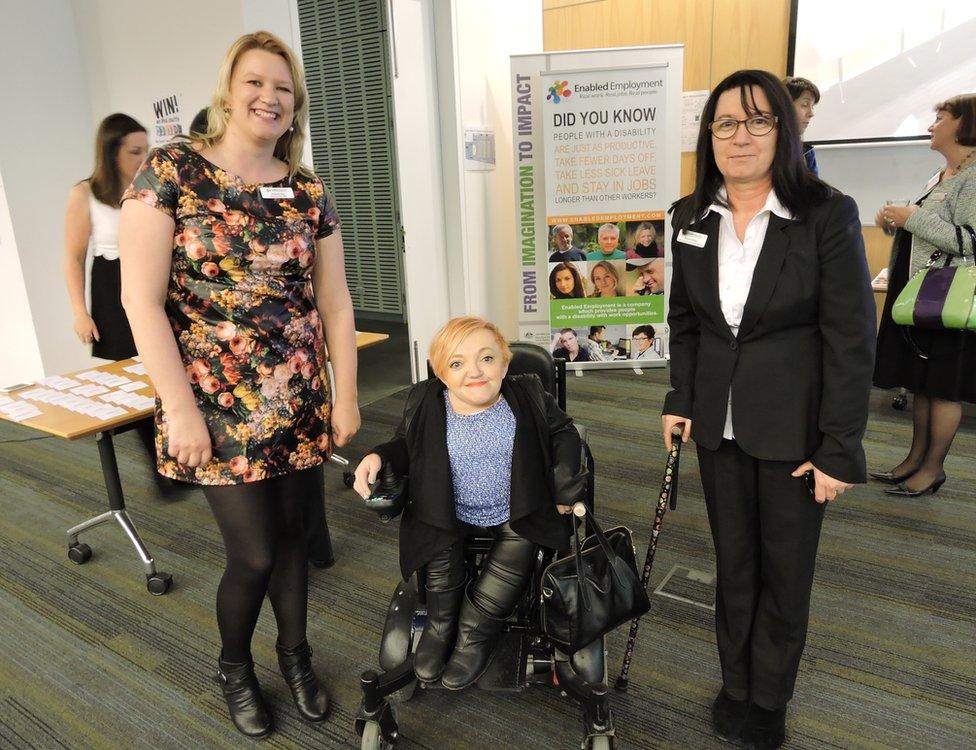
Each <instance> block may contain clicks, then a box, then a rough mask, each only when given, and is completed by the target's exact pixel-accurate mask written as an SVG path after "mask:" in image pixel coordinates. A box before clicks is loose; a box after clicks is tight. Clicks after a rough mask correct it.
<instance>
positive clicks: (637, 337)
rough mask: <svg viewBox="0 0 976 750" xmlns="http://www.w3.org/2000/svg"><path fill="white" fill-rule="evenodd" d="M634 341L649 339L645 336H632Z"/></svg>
mask: <svg viewBox="0 0 976 750" xmlns="http://www.w3.org/2000/svg"><path fill="white" fill-rule="evenodd" d="M634 341H650V339H649V338H648V337H647V336H634Z"/></svg>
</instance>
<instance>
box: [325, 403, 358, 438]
mask: <svg viewBox="0 0 976 750" xmlns="http://www.w3.org/2000/svg"><path fill="white" fill-rule="evenodd" d="M330 422H331V423H332V444H333V445H334V446H335V447H336V448H341V447H342V446H344V445H346V444H347V443H348V442H349V441H350V440H352V439H353V437H354V436H355V435H356V433H357V432H359V425H360V419H359V404H357V403H356V402H355V401H348V400H344V401H336V403H335V404H333V405H332V416H331V418H330Z"/></svg>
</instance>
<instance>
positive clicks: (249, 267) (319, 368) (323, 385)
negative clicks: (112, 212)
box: [122, 142, 339, 485]
mask: <svg viewBox="0 0 976 750" xmlns="http://www.w3.org/2000/svg"><path fill="white" fill-rule="evenodd" d="M289 188H290V190H291V197H282V196H284V195H286V194H288V193H289V190H288V189H289ZM266 196H267V197H266ZM130 198H131V199H134V200H138V201H142V202H143V203H146V204H148V205H150V206H153V207H155V208H157V209H159V210H160V211H162V212H164V213H165V214H167V215H168V216H171V217H172V218H173V219H174V221H175V222H176V232H175V236H174V237H173V262H172V270H171V271H170V279H169V287H168V290H167V294H166V315H167V317H168V318H169V322H170V325H171V326H172V328H173V333H174V335H175V336H176V340H177V343H178V345H179V349H180V353H181V355H182V358H183V365H184V366H185V368H186V376H187V378H188V380H189V381H190V385H191V387H192V389H193V394H194V396H195V397H196V402H197V406H198V407H199V409H200V411H201V413H202V414H203V417H204V420H205V421H206V423H207V428H208V429H209V431H210V436H211V440H212V444H213V459H212V460H211V461H210V462H209V463H208V464H205V465H204V466H201V467H198V468H195V469H194V468H189V467H186V466H183V465H181V464H179V463H177V461H176V460H175V459H174V458H172V457H171V456H170V455H169V454H168V452H167V451H168V441H167V420H166V415H165V413H164V412H163V411H162V408H161V405H160V402H159V400H158V399H157V400H156V452H157V456H158V466H159V473H160V474H162V475H164V476H167V477H170V478H172V479H178V480H181V481H185V482H192V483H196V484H206V485H228V484H239V483H242V482H254V481H258V480H260V479H266V478H270V477H273V476H278V475H281V474H286V473H288V472H291V471H296V470H299V469H305V468H309V467H311V466H316V465H318V464H320V463H322V461H323V460H324V458H325V457H326V456H327V455H328V453H329V451H330V449H331V444H330V428H329V414H330V409H331V406H330V395H329V383H328V375H327V373H326V369H325V363H326V353H325V345H324V342H323V336H322V321H321V320H320V319H319V315H318V312H317V311H316V308H315V304H314V300H313V295H312V277H311V274H312V267H313V264H314V262H315V241H316V240H318V239H320V238H322V237H327V236H329V235H330V234H332V232H333V231H335V230H336V229H337V228H338V226H339V222H338V218H337V216H336V213H335V209H334V207H333V204H332V201H331V199H330V198H329V196H328V194H327V193H326V191H325V188H324V186H323V184H322V182H321V180H319V179H318V178H317V177H315V176H314V175H308V174H306V173H299V174H298V175H296V177H295V178H293V179H289V178H284V179H282V180H280V181H278V182H275V183H268V184H266V185H249V184H247V183H245V182H244V181H243V180H241V179H240V178H239V177H237V176H235V175H232V174H230V173H228V172H225V171H223V170H222V169H220V168H219V167H217V166H216V165H214V164H212V163H211V162H209V161H207V160H206V159H205V158H204V157H203V156H201V155H200V154H198V153H197V152H196V151H195V150H194V149H193V148H192V147H191V146H190V144H189V143H188V142H177V143H172V144H167V145H165V146H163V147H160V148H156V149H153V151H151V152H150V154H149V156H148V158H147V160H146V162H145V164H144V165H143V166H142V168H141V170H140V171H139V173H138V175H136V178H135V180H133V182H132V185H131V187H130V188H129V189H128V190H127V191H126V192H125V194H124V195H123V197H122V200H123V201H124V200H127V199H130Z"/></svg>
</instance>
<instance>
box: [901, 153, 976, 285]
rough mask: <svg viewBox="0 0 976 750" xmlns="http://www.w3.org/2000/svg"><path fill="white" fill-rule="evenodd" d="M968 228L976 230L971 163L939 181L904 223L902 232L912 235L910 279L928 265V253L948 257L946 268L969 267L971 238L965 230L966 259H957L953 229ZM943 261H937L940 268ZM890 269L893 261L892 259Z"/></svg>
mask: <svg viewBox="0 0 976 750" xmlns="http://www.w3.org/2000/svg"><path fill="white" fill-rule="evenodd" d="M962 224H969V226H971V227H973V228H974V229H976V162H974V163H971V164H970V165H969V166H968V167H966V168H965V169H963V170H962V171H961V172H959V173H958V174H955V175H953V176H952V177H950V178H949V179H948V180H946V179H943V180H942V181H940V182H939V183H938V184H936V186H935V187H934V188H932V190H931V191H929V193H928V195H926V196H925V197H924V198H923V199H922V203H921V205H920V206H919V207H918V210H917V211H914V212H913V213H912V215H911V216H909V217H908V221H906V222H905V231H907V232H911V234H912V258H911V266H910V268H909V271H908V278H911V277H912V276H914V275H915V273H916V272H917V271H918V270H919V269H920V268H924V267H925V264H926V263H928V262H929V258H931V257H932V253H934V252H935V251H936V250H941V251H942V252H943V253H949V254H950V255H951V256H952V257H950V259H949V260H950V265H953V266H958V265H963V264H965V265H969V264H971V263H973V253H974V252H976V247H974V246H973V241H972V238H971V237H970V236H969V233H968V232H966V231H965V230H964V231H963V233H962V237H963V249H964V251H965V253H966V258H965V259H963V258H960V257H959V255H958V253H959V244H958V242H957V241H956V226H960V225H962ZM942 263H943V261H941V260H940V261H939V265H942ZM892 266H894V259H892Z"/></svg>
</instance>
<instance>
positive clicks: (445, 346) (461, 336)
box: [427, 315, 512, 378]
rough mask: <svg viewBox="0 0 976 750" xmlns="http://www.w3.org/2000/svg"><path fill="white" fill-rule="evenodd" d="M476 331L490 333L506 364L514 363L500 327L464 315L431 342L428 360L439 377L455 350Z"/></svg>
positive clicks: (482, 319) (441, 330)
mask: <svg viewBox="0 0 976 750" xmlns="http://www.w3.org/2000/svg"><path fill="white" fill-rule="evenodd" d="M475 331H488V332H489V333H490V334H491V335H492V336H494V338H495V343H496V344H497V345H498V351H499V352H500V353H501V355H502V359H503V360H505V363H506V364H507V363H509V362H511V361H512V350H511V349H509V348H508V341H506V340H505V337H504V336H503V335H502V332H501V331H500V330H498V326H496V325H495V324H494V323H491V322H489V321H487V320H485V319H484V318H479V317H477V316H475V315H462V316H461V317H459V318H452V319H451V320H449V321H447V323H445V324H444V326H443V327H442V328H441V329H440V330H439V331H438V332H437V333H435V334H434V338H433V339H432V340H431V342H430V349H429V350H428V352H427V359H429V360H430V367H431V369H432V370H433V371H434V374H435V375H436V376H437V377H439V378H440V377H441V375H443V374H444V372H445V371H446V370H447V365H448V362H449V361H450V359H451V356H452V355H453V354H454V350H455V349H457V348H458V346H460V345H461V342H462V341H464V340H465V339H466V338H467V337H468V336H470V335H471V334H472V333H474V332H475Z"/></svg>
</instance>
